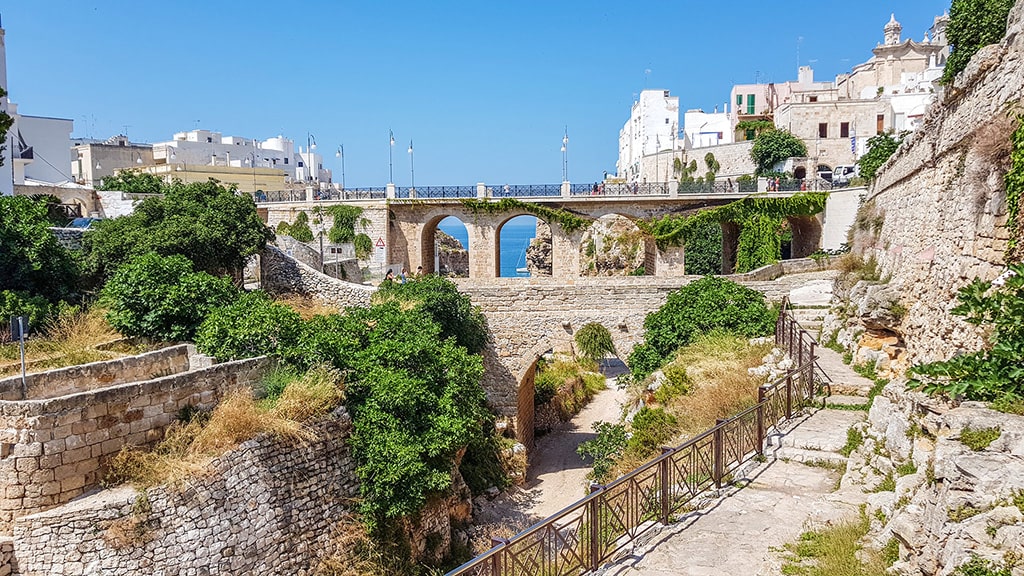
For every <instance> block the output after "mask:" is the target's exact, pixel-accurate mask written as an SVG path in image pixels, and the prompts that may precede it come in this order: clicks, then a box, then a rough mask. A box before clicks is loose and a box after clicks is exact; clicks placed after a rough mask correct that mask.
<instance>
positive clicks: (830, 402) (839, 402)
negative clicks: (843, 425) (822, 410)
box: [825, 394, 868, 407]
mask: <svg viewBox="0 0 1024 576" xmlns="http://www.w3.org/2000/svg"><path fill="white" fill-rule="evenodd" d="M867 404H868V398H867V396H864V395H859V394H858V395H852V396H851V395H847V394H832V395H831V396H829V397H828V398H826V399H825V406H826V407H829V406H867Z"/></svg>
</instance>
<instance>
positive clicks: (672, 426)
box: [626, 406, 678, 456]
mask: <svg viewBox="0 0 1024 576" xmlns="http://www.w3.org/2000/svg"><path fill="white" fill-rule="evenodd" d="M631 427H632V430H633V435H632V436H630V437H629V440H628V441H627V442H626V448H627V449H628V450H630V451H631V452H632V453H634V454H637V455H639V456H647V455H649V454H651V453H654V452H656V451H657V450H658V448H660V447H661V446H662V445H664V444H665V443H666V442H668V441H669V440H671V439H672V437H673V436H675V434H676V431H677V428H678V422H677V421H676V417H675V416H673V415H671V414H669V413H668V412H665V410H664V409H662V408H649V407H647V406H644V407H643V408H641V409H640V411H639V412H637V413H636V415H635V416H633V423H632V424H631Z"/></svg>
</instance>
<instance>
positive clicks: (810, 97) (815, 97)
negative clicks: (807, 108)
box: [807, 96, 818, 102]
mask: <svg viewBox="0 0 1024 576" xmlns="http://www.w3.org/2000/svg"><path fill="white" fill-rule="evenodd" d="M807 101H808V102H817V101H818V97H817V96H808V97H807Z"/></svg>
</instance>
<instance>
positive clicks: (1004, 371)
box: [909, 264, 1024, 404]
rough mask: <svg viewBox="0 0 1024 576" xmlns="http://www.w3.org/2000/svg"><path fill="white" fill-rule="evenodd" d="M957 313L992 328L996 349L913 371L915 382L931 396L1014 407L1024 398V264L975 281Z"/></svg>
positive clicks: (966, 290) (962, 294) (912, 382)
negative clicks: (987, 279) (989, 279)
mask: <svg viewBox="0 0 1024 576" xmlns="http://www.w3.org/2000/svg"><path fill="white" fill-rule="evenodd" d="M957 299H958V300H959V301H960V303H959V304H958V305H957V306H956V307H955V308H953V309H952V313H953V314H956V315H958V316H963V317H964V319H965V320H966V321H967V322H969V323H971V324H976V325H991V326H992V327H993V331H992V336H991V347H990V348H988V349H986V350H981V351H979V352H974V353H971V354H963V355H960V356H957V357H955V358H952V359H950V360H945V361H941V362H932V363H929V364H917V365H915V366H912V367H911V368H910V373H911V374H912V376H913V378H912V379H911V380H910V381H909V384H910V385H911V386H913V387H916V388H920V389H923V390H924V391H925V392H927V393H929V394H943V395H946V396H951V397H963V398H965V399H967V400H985V401H1002V402H1003V403H1005V404H1013V401H1014V399H1018V398H1020V397H1021V396H1024V367H1022V365H1021V362H1020V359H1021V358H1024V264H1013V265H1011V266H1010V268H1009V270H1008V271H1007V272H1006V273H1004V274H1003V275H1002V276H1001V277H1000V278H999V279H997V280H995V281H992V282H984V281H981V280H978V279H975V280H974V281H973V282H971V283H970V284H968V285H967V286H964V287H963V288H961V289H960V291H959V292H958V294H957Z"/></svg>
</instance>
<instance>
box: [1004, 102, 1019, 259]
mask: <svg viewBox="0 0 1024 576" xmlns="http://www.w3.org/2000/svg"><path fill="white" fill-rule="evenodd" d="M1017 122H1018V125H1017V129H1016V130H1014V131H1013V135H1012V136H1011V137H1010V141H1011V143H1012V148H1011V150H1010V169H1009V171H1007V172H1006V176H1005V180H1004V181H1005V182H1006V214H1007V216H1006V226H1007V227H1008V228H1009V232H1010V241H1009V242H1008V243H1007V245H1006V257H1007V260H1014V259H1015V258H1014V257H1013V255H1014V253H1015V252H1016V250H1017V248H1018V244H1019V242H1020V240H1021V235H1022V232H1024V227H1022V226H1021V214H1020V198H1021V194H1022V192H1024V116H1018V117H1017ZM1016 259H1017V260H1020V259H1021V257H1020V255H1018V256H1017V258H1016Z"/></svg>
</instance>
